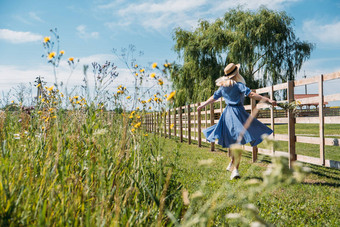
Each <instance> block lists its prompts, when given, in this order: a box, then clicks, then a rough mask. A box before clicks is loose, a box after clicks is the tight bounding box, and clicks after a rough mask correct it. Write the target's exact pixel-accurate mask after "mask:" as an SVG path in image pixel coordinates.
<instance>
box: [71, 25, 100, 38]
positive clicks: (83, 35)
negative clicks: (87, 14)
mask: <svg viewBox="0 0 340 227" xmlns="http://www.w3.org/2000/svg"><path fill="white" fill-rule="evenodd" d="M76 29H77V32H78V35H79V37H80V38H82V39H87V38H93V39H97V38H98V37H99V33H98V32H87V31H86V26H85V25H83V24H82V25H79V26H78V27H77V28H76Z"/></svg>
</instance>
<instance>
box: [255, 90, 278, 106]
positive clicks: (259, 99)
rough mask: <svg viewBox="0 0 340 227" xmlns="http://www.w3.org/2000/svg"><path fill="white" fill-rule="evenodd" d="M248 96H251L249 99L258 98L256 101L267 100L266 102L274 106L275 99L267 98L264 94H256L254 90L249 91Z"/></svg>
mask: <svg viewBox="0 0 340 227" xmlns="http://www.w3.org/2000/svg"><path fill="white" fill-rule="evenodd" d="M248 97H249V98H251V99H255V100H258V101H263V102H268V103H270V104H272V105H273V106H276V101H275V100H272V99H269V98H267V97H264V96H262V95H259V94H256V93H255V92H250V93H249V95H248Z"/></svg>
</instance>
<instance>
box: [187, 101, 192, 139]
mask: <svg viewBox="0 0 340 227" xmlns="http://www.w3.org/2000/svg"><path fill="white" fill-rule="evenodd" d="M187 108H188V143H189V144H191V116H190V104H188V107H187Z"/></svg>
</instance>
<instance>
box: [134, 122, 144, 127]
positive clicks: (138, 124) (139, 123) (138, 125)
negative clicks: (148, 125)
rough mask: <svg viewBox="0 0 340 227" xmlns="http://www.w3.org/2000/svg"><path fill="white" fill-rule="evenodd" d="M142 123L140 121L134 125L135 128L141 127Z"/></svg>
mask: <svg viewBox="0 0 340 227" xmlns="http://www.w3.org/2000/svg"><path fill="white" fill-rule="evenodd" d="M141 124H142V123H141V122H138V123H137V124H135V125H134V127H135V128H139V127H140V125H141Z"/></svg>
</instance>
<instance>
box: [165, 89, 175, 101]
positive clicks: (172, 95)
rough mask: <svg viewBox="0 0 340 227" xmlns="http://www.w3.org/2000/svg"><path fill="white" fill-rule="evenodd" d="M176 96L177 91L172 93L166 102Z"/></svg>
mask: <svg viewBox="0 0 340 227" xmlns="http://www.w3.org/2000/svg"><path fill="white" fill-rule="evenodd" d="M175 94H176V91H173V92H171V93H170V95H169V96H168V97H167V98H166V101H169V100H171V99H172V98H173V97H174V96H175Z"/></svg>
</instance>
